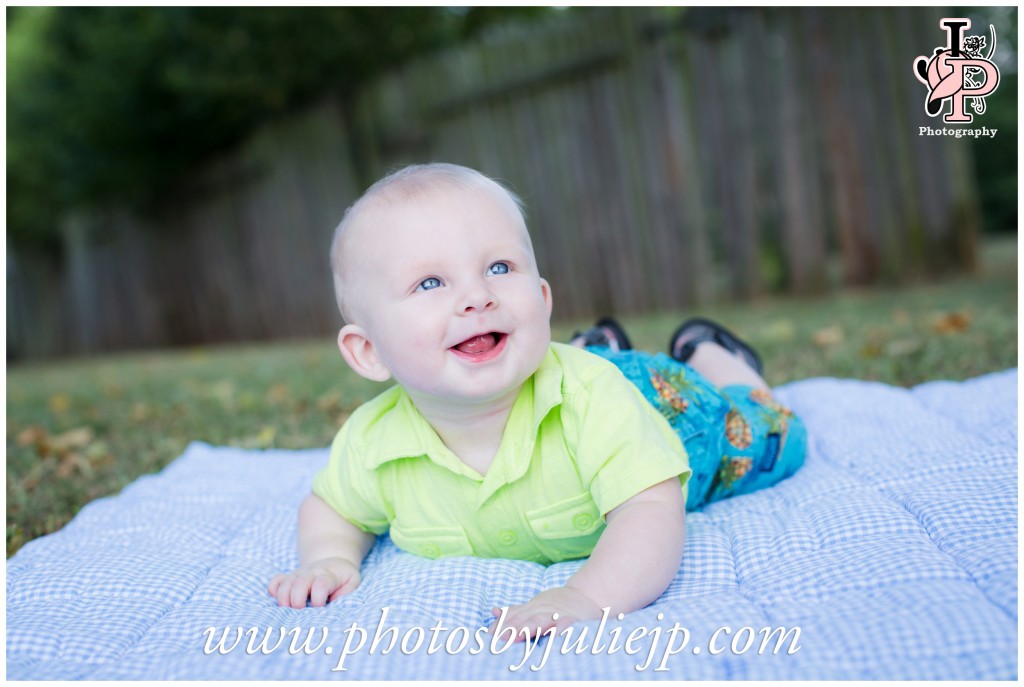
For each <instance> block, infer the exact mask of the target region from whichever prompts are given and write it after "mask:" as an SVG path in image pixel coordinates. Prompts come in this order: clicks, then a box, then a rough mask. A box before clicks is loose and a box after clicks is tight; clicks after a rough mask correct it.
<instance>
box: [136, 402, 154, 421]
mask: <svg viewBox="0 0 1024 687" xmlns="http://www.w3.org/2000/svg"><path fill="white" fill-rule="evenodd" d="M149 414H150V410H149V406H148V405H147V404H146V403H143V402H142V401H138V402H137V403H135V404H134V405H132V420H133V421H135V422H143V421H145V420H146V419H147V418H148V417H149Z"/></svg>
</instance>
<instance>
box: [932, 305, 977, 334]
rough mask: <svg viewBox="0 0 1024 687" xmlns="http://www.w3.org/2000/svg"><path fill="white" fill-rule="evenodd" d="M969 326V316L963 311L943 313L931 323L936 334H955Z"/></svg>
mask: <svg viewBox="0 0 1024 687" xmlns="http://www.w3.org/2000/svg"><path fill="white" fill-rule="evenodd" d="M970 326H971V315H970V313H968V312H966V311H963V310H956V311H953V312H948V313H943V314H942V315H939V316H938V317H936V318H935V319H934V320H933V321H932V329H933V330H935V332H936V333H938V334H957V333H959V332H962V331H964V330H965V329H967V328H968V327H970Z"/></svg>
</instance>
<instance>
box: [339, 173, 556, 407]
mask: <svg viewBox="0 0 1024 687" xmlns="http://www.w3.org/2000/svg"><path fill="white" fill-rule="evenodd" d="M331 269H332V272H333V274H334V286H335V295H336V297H337V300H338V307H339V309H340V310H341V313H342V316H343V317H344V318H345V321H346V322H347V324H346V325H345V327H343V328H342V330H341V332H340V333H339V335H338V344H339V348H340V349H341V353H342V355H343V356H344V358H345V360H346V362H347V363H348V364H349V365H350V366H351V367H352V369H354V370H355V371H356V372H358V373H359V374H361V375H362V376H364V377H367V378H369V379H376V380H380V381H383V380H386V379H388V378H390V377H391V376H394V377H395V379H396V380H397V381H398V382H399V383H400V384H402V386H403V387H405V388H406V390H407V391H408V392H409V393H410V395H411V396H413V397H414V399H415V397H416V396H417V395H419V396H420V397H428V396H429V397H432V398H444V399H449V400H470V401H471V400H487V399H493V398H497V397H499V396H502V395H503V394H507V393H512V392H513V391H515V390H518V388H519V386H521V384H522V383H523V381H525V379H526V378H527V377H529V376H530V375H531V374H533V372H534V371H535V370H536V369H537V367H538V366H539V365H540V363H541V361H542V359H543V357H544V355H545V354H546V352H547V348H548V345H549V343H550V341H551V330H550V326H549V320H550V314H551V291H550V287H549V286H548V283H547V281H545V280H544V279H542V278H541V277H540V275H539V273H538V270H537V263H536V259H535V258H534V254H533V246H532V244H531V242H530V235H529V233H528V232H527V230H526V224H525V222H524V220H523V213H522V210H521V204H520V202H519V199H518V198H517V197H516V196H515V195H514V194H512V193H511V192H509V191H508V190H507V189H505V188H504V187H503V186H501V185H500V184H498V183H497V182H495V181H494V180H492V179H490V178H488V177H486V176H484V175H483V174H480V173H479V172H476V171H474V170H472V169H469V168H466V167H460V166H458V165H450V164H429V165H415V166H412V167H406V168H405V169H402V170H400V171H398V172H395V173H394V174H391V175H389V176H387V177H385V178H383V179H381V180H380V181H378V182H377V183H376V184H374V185H373V186H371V187H370V188H369V189H368V190H367V191H366V193H365V194H363V196H362V197H361V198H359V200H357V201H356V202H355V203H354V204H353V205H352V207H350V208H349V209H348V210H347V211H346V212H345V216H344V218H343V219H342V221H341V224H339V225H338V228H337V229H336V230H335V235H334V241H333V242H332V245H331Z"/></svg>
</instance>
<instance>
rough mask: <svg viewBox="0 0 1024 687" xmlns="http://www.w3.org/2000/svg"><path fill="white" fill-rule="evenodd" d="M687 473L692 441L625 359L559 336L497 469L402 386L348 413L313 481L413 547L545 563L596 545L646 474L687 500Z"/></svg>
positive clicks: (376, 528) (521, 406)
mask: <svg viewBox="0 0 1024 687" xmlns="http://www.w3.org/2000/svg"><path fill="white" fill-rule="evenodd" d="M689 475H690V466H689V461H688V460H687V456H686V451H685V449H684V448H683V445H682V442H681V441H680V440H679V438H678V436H677V435H676V434H675V432H673V431H672V428H671V427H670V426H669V424H668V421H666V420H665V418H664V417H662V416H661V414H660V413H659V412H658V411H657V410H656V409H655V408H653V407H652V406H651V404H650V403H648V402H647V400H646V399H644V397H643V395H642V394H641V393H640V391H639V390H638V389H637V388H636V387H635V386H634V385H633V384H632V383H631V382H630V381H629V380H627V379H626V378H625V377H624V376H623V375H622V373H621V372H620V371H619V369H618V368H617V367H615V366H614V365H613V364H611V363H610V362H608V361H606V360H604V359H602V358H599V357H598V356H595V355H593V354H591V353H587V352H586V351H584V350H582V349H579V348H574V347H572V346H568V345H565V344H552V345H551V348H550V350H549V351H548V353H547V355H546V356H545V358H544V361H543V362H542V363H541V366H540V368H539V369H538V370H537V372H536V373H534V375H533V376H532V377H531V378H530V379H528V380H527V381H526V383H525V384H524V385H523V389H522V391H521V392H520V393H519V396H518V397H517V398H516V401H515V403H514V405H513V407H512V411H511V413H510V415H509V418H508V422H507V423H506V425H505V432H504V435H503V436H502V439H501V444H500V446H499V448H498V452H497V454H496V455H495V457H494V461H493V463H492V464H491V466H490V468H489V469H488V470H487V474H486V475H481V474H480V473H478V472H477V471H476V470H474V469H473V468H471V467H469V466H467V465H466V464H464V463H463V462H462V461H461V460H459V458H458V457H457V456H456V455H455V454H454V453H452V451H451V450H449V449H448V447H446V446H445V445H444V443H443V442H442V441H441V439H440V438H439V437H438V436H437V433H436V432H435V431H434V429H433V427H431V426H430V424H429V423H428V422H427V421H426V419H425V418H424V417H423V416H422V415H421V414H420V413H419V411H418V410H417V409H416V407H415V405H413V403H412V401H411V399H410V398H409V396H408V395H407V394H406V393H405V392H404V391H403V390H402V388H401V387H398V386H396V387H392V388H391V389H389V390H387V391H385V392H384V393H382V394H381V395H380V396H378V397H376V398H375V399H373V400H371V401H369V402H367V403H366V404H364V405H362V406H361V407H360V408H359V409H357V410H356V412H354V413H353V414H352V416H351V417H350V418H349V419H348V421H347V422H346V423H345V425H344V426H343V427H342V428H341V431H340V432H338V435H337V437H336V438H335V440H334V443H333V445H332V447H331V457H330V462H329V463H328V465H327V466H326V467H325V468H324V469H323V470H321V471H320V472H318V473H317V475H316V477H315V478H314V481H313V492H314V493H315V494H316V495H317V496H319V497H320V498H322V499H323V500H324V501H326V502H327V503H328V504H330V505H331V506H332V507H333V508H334V509H335V510H336V511H338V513H340V514H341V515H342V516H343V517H344V518H345V519H346V520H348V521H350V522H352V523H353V524H355V525H357V526H358V527H360V528H361V529H363V530H365V531H367V532H372V533H373V534H382V533H384V532H385V531H387V530H388V528H389V526H390V530H391V532H390V533H391V539H392V540H393V541H394V542H395V544H396V545H397V546H399V547H400V548H402V549H404V550H406V551H409V552H411V553H415V554H419V555H421V556H426V557H429V558H437V557H439V556H470V555H472V556H482V557H491V558H516V559H521V560H528V561H536V562H539V563H544V564H548V563H552V562H557V561H563V560H569V559H573V558H582V557H584V556H589V555H590V553H591V552H592V551H593V549H594V545H595V544H596V543H597V540H598V538H599V537H600V536H601V533H602V532H603V531H604V527H605V521H604V517H605V515H606V514H607V513H608V511H610V510H612V509H613V508H615V507H616V506H619V505H620V504H622V503H623V502H625V501H627V500H628V499H630V498H631V497H633V496H635V495H636V494H638V493H639V492H641V491H643V490H644V489H646V488H648V487H651V486H653V485H655V484H657V483H659V482H662V481H664V480H666V479H669V478H671V477H677V476H678V477H680V481H681V484H682V488H683V498H684V500H685V498H686V480H687V478H688V477H689Z"/></svg>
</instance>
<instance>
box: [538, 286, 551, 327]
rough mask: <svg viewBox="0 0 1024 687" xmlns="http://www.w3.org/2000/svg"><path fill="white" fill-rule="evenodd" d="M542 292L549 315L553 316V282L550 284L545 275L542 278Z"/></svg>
mask: <svg viewBox="0 0 1024 687" xmlns="http://www.w3.org/2000/svg"><path fill="white" fill-rule="evenodd" d="M540 293H541V296H542V297H543V298H544V304H545V305H547V306H548V317H551V305H552V299H551V284H549V283H548V280H547V279H544V278H543V277H542V278H541V280H540Z"/></svg>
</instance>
